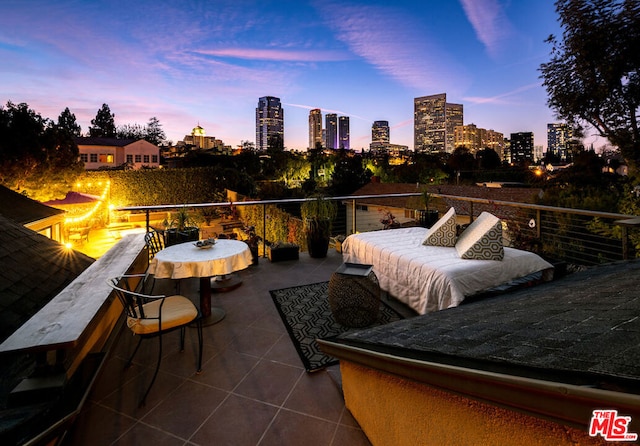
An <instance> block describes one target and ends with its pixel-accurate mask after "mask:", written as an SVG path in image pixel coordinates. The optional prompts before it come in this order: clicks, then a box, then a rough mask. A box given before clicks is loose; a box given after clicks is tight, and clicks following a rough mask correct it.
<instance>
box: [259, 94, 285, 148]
mask: <svg viewBox="0 0 640 446" xmlns="http://www.w3.org/2000/svg"><path fill="white" fill-rule="evenodd" d="M274 137H279V138H280V142H281V143H282V145H283V146H284V110H283V109H282V105H281V104H280V99H279V98H275V97H273V96H265V97H262V98H260V99H259V100H258V107H257V108H256V150H258V151H261V152H265V151H266V150H267V148H268V147H269V143H270V142H271V141H272V140H273V138H274Z"/></svg>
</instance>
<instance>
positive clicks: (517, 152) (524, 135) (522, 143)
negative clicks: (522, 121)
mask: <svg viewBox="0 0 640 446" xmlns="http://www.w3.org/2000/svg"><path fill="white" fill-rule="evenodd" d="M527 162H533V133H532V132H519V133H512V134H511V163H512V164H525V163H527Z"/></svg>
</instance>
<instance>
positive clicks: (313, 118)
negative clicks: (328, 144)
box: [309, 108, 322, 149]
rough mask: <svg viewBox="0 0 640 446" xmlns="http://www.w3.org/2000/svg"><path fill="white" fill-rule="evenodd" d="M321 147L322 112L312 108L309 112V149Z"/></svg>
mask: <svg viewBox="0 0 640 446" xmlns="http://www.w3.org/2000/svg"><path fill="white" fill-rule="evenodd" d="M318 145H320V146H321V145H322V111H321V110H320V109H319V108H314V109H313V110H311V111H310V112H309V148H310V149H315V148H316V147H317V146H318Z"/></svg>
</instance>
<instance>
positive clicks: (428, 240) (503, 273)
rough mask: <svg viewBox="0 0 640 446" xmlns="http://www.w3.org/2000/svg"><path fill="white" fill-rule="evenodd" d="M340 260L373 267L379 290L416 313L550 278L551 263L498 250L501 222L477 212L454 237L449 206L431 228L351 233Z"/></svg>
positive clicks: (500, 247) (511, 250) (514, 251)
mask: <svg viewBox="0 0 640 446" xmlns="http://www.w3.org/2000/svg"><path fill="white" fill-rule="evenodd" d="M342 255H343V260H344V261H345V262H350V263H361V264H369V265H373V271H374V272H375V274H376V276H377V278H378V281H379V282H380V288H381V289H382V290H384V291H386V292H388V293H389V294H390V295H391V296H393V297H395V298H396V299H398V300H399V301H401V302H403V303H405V304H406V305H408V306H409V307H411V308H413V309H414V310H415V311H416V312H418V313H419V314H425V313H428V312H432V311H438V310H443V309H445V308H451V307H456V306H458V305H459V304H460V303H461V302H462V301H463V300H464V299H465V297H468V296H472V295H474V294H477V293H480V292H482V291H486V290H489V289H492V288H495V287H498V286H501V285H504V284H507V283H510V282H513V281H514V280H516V279H519V278H523V277H526V276H530V275H534V274H535V276H534V277H535V278H538V279H543V280H551V278H552V277H553V265H551V264H550V263H549V262H547V261H545V260H543V259H542V258H541V257H540V256H538V255H537V254H534V253H532V252H528V251H522V250H519V249H514V248H508V247H504V246H503V241H502V222H501V221H500V219H498V218H497V217H495V216H494V215H492V214H489V213H488V212H483V213H482V214H480V216H479V217H478V218H477V219H476V220H475V221H474V222H473V223H472V224H471V225H469V227H468V228H467V229H465V231H464V232H463V233H462V234H461V235H460V237H456V217H455V211H454V209H453V208H451V209H449V211H448V212H447V213H446V214H445V215H444V216H443V217H442V218H441V219H440V220H438V222H437V223H436V224H435V225H434V226H433V227H431V229H426V228H421V227H412V228H402V229H388V230H382V231H373V232H365V233H361V234H352V235H350V236H349V237H347V238H346V239H345V241H344V242H343V244H342Z"/></svg>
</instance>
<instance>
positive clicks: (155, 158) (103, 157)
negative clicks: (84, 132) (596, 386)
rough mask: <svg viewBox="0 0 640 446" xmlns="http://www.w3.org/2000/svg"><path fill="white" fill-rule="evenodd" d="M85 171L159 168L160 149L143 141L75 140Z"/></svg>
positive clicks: (92, 138) (88, 138)
mask: <svg viewBox="0 0 640 446" xmlns="http://www.w3.org/2000/svg"><path fill="white" fill-rule="evenodd" d="M75 142H76V144H78V151H79V152H80V161H82V162H83V163H84V167H85V169H86V170H99V169H113V168H117V167H121V166H127V167H128V168H130V169H134V170H137V169H142V168H143V167H145V168H157V167H160V148H159V147H158V146H156V145H155V144H151V143H150V142H148V141H146V140H144V139H138V140H135V139H118V138H96V137H78V138H75Z"/></svg>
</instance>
